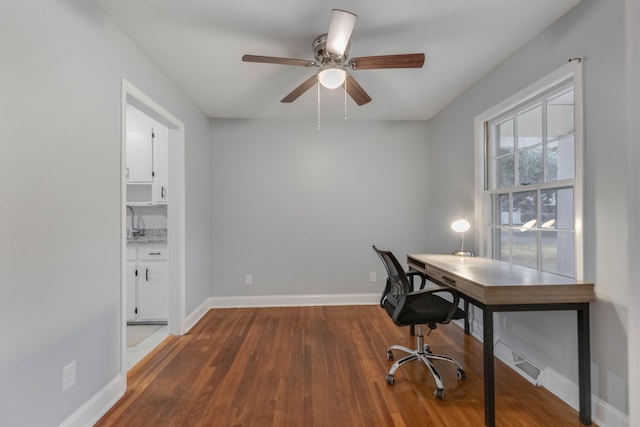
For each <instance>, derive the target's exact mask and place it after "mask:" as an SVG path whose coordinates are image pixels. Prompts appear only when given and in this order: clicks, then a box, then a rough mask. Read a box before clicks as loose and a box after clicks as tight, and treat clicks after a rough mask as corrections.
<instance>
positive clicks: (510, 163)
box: [497, 154, 516, 188]
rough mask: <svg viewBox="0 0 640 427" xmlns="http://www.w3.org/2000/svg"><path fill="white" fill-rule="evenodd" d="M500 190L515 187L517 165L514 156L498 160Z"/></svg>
mask: <svg viewBox="0 0 640 427" xmlns="http://www.w3.org/2000/svg"><path fill="white" fill-rule="evenodd" d="M497 165H498V188H506V187H513V186H514V185H515V183H516V182H515V163H514V156H513V154H512V155H510V156H505V157H501V158H499V159H498V160H497Z"/></svg>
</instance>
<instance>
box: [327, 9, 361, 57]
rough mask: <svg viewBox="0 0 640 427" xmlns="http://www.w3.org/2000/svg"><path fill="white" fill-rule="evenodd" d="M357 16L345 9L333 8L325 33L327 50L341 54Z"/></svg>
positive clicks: (337, 54) (347, 42)
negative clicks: (327, 31)
mask: <svg viewBox="0 0 640 427" xmlns="http://www.w3.org/2000/svg"><path fill="white" fill-rule="evenodd" d="M357 19H358V16H357V15H356V14H354V13H351V12H347V11H346V10H340V9H333V10H332V11H331V20H330V22H329V33H328V34H327V51H328V52H329V53H330V54H332V55H335V56H338V57H340V56H343V55H344V52H345V50H346V48H347V45H348V44H349V39H350V38H351V33H352V32H353V27H355V25H356V20H357Z"/></svg>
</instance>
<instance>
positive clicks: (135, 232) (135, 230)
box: [127, 205, 142, 237]
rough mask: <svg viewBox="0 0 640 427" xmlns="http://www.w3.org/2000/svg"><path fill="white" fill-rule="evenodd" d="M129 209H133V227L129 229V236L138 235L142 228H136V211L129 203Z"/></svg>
mask: <svg viewBox="0 0 640 427" xmlns="http://www.w3.org/2000/svg"><path fill="white" fill-rule="evenodd" d="M127 209H128V210H130V211H131V228H130V229H129V236H128V237H136V236H137V235H139V234H141V233H142V230H140V229H139V228H136V226H135V225H134V224H135V215H136V214H135V213H134V212H133V207H132V206H129V205H127Z"/></svg>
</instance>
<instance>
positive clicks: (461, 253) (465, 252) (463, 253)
mask: <svg viewBox="0 0 640 427" xmlns="http://www.w3.org/2000/svg"><path fill="white" fill-rule="evenodd" d="M451 255H456V256H473V253H471V252H469V251H453V252H452V253H451Z"/></svg>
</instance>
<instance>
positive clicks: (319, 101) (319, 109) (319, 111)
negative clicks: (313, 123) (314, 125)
mask: <svg viewBox="0 0 640 427" xmlns="http://www.w3.org/2000/svg"><path fill="white" fill-rule="evenodd" d="M318 130H320V84H319V83H318Z"/></svg>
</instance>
